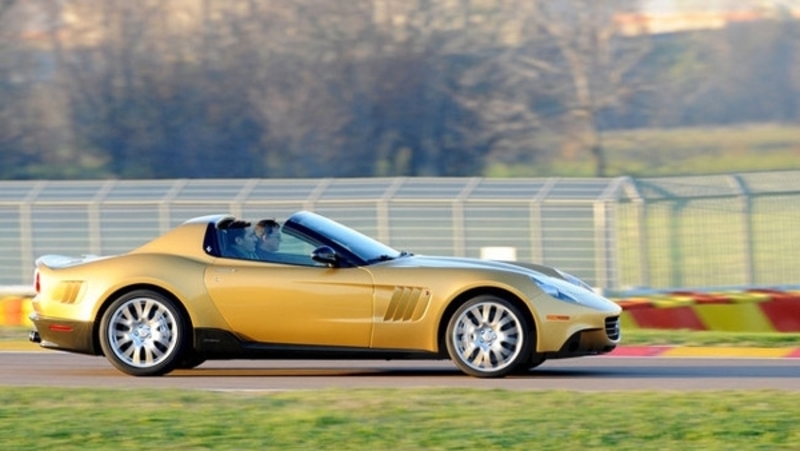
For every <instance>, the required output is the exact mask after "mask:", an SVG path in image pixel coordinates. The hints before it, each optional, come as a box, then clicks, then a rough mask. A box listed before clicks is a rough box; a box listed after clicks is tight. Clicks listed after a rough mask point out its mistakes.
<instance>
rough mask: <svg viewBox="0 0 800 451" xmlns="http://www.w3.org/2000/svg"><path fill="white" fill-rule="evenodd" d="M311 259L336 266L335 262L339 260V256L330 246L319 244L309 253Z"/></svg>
mask: <svg viewBox="0 0 800 451" xmlns="http://www.w3.org/2000/svg"><path fill="white" fill-rule="evenodd" d="M311 259H312V260H314V261H315V262H319V263H324V264H326V265H328V266H336V263H337V262H338V261H339V256H337V255H336V251H334V250H333V249H332V248H331V247H330V246H320V247H318V248H316V249H314V252H312V253H311Z"/></svg>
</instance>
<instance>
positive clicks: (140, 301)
mask: <svg viewBox="0 0 800 451" xmlns="http://www.w3.org/2000/svg"><path fill="white" fill-rule="evenodd" d="M188 329H189V328H188V323H187V321H186V320H185V319H184V316H183V314H182V313H181V311H180V310H179V309H178V308H177V306H176V305H175V302H174V301H172V300H171V299H169V298H168V297H166V296H164V295H162V294H160V293H157V292H155V291H151V290H137V291H132V292H130V293H127V294H125V295H122V296H120V297H119V298H117V299H116V300H115V301H114V302H112V303H111V305H110V306H109V307H108V309H107V310H106V312H105V314H104V315H103V319H102V321H101V323H100V346H101V347H102V349H103V353H104V354H105V356H106V358H107V359H108V360H109V361H110V362H111V364H112V365H114V366H115V367H116V368H117V369H119V370H120V371H122V372H124V373H127V374H131V375H133V376H160V375H162V374H165V373H168V372H170V371H172V370H173V369H175V367H176V366H177V365H178V364H179V363H180V362H181V355H182V353H183V348H184V343H186V339H187V336H188V334H189V331H188Z"/></svg>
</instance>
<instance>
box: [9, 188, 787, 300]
mask: <svg viewBox="0 0 800 451" xmlns="http://www.w3.org/2000/svg"><path fill="white" fill-rule="evenodd" d="M297 210H312V211H315V212H318V213H320V214H323V215H326V216H329V217H331V218H332V219H335V220H337V221H339V222H342V223H344V224H346V225H349V226H351V227H353V228H355V229H357V230H359V231H361V232H363V233H366V234H368V235H370V236H373V237H375V238H377V239H379V240H381V241H383V242H385V243H387V244H389V245H391V246H393V247H395V248H398V249H403V250H408V251H411V252H414V253H417V254H440V255H453V256H467V257H479V258H480V257H485V258H515V259H517V260H520V261H529V262H540V263H544V264H548V265H553V266H557V267H560V268H562V269H564V270H566V271H568V272H571V273H573V274H575V275H577V276H579V277H581V278H583V279H585V280H586V281H587V282H588V283H590V284H591V285H593V286H596V287H598V288H602V289H604V290H608V291H616V292H619V291H628V290H631V289H637V288H653V289H666V288H681V287H732V286H754V285H781V286H785V285H795V284H800V232H798V231H797V230H798V223H799V222H800V221H798V220H799V219H800V172H771V173H752V174H736V175H719V176H707V177H674V178H662V179H632V178H628V177H620V178H612V179H600V178H598V179H577V178H546V179H521V178H513V179H488V178H369V179H366V178H365V179H287V180H273V179H252V180H251V179H248V180H148V181H133V180H119V181H117V180H114V181H25V182H21V181H20V182H10V181H9V182H0V285H17V284H28V283H30V280H31V276H32V273H33V263H34V261H35V258H36V257H37V256H39V255H42V254H49V253H59V254H66V255H81V254H98V255H112V254H118V253H123V252H126V251H128V250H130V249H133V248H134V247H136V246H139V245H141V244H143V243H145V242H146V241H148V240H150V239H152V238H154V237H156V236H158V235H160V234H162V233H164V232H165V231H167V230H169V229H170V228H172V227H174V226H176V225H178V224H180V223H181V222H183V221H185V220H187V219H189V218H192V217H195V216H201V215H206V214H211V213H232V214H234V215H237V216H240V217H242V218H244V219H249V220H257V219H261V218H267V217H274V218H277V219H278V220H282V219H285V218H286V217H287V216H289V215H290V214H291V213H293V212H294V211H297ZM198 245H199V244H198Z"/></svg>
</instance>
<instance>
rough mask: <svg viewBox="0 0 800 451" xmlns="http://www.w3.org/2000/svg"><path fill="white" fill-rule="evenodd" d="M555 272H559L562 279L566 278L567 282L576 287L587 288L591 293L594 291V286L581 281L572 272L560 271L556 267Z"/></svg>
mask: <svg viewBox="0 0 800 451" xmlns="http://www.w3.org/2000/svg"><path fill="white" fill-rule="evenodd" d="M556 272H558V273H559V274H561V277H563V278H564V280H566V281H567V282H569V283H571V284H573V285H575V286H578V287H581V288H584V289H586V290H589V291H591V292H592V293H594V288H592V287H590V286H589V284H587V283H586V282H584V281H582V280H581V279H579V278H577V277H575V276H573V275H572V274H570V273H567V272H564V271H562V270H560V269H556Z"/></svg>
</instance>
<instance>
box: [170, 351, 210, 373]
mask: <svg viewBox="0 0 800 451" xmlns="http://www.w3.org/2000/svg"><path fill="white" fill-rule="evenodd" d="M205 361H206V358H205V356H203V355H201V354H198V353H196V352H194V351H189V352H186V353H184V355H183V357H181V360H180V362H178V364H177V365H175V369H176V370H191V369H192V368H197V367H198V366H200V365H202V364H203V363H205Z"/></svg>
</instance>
